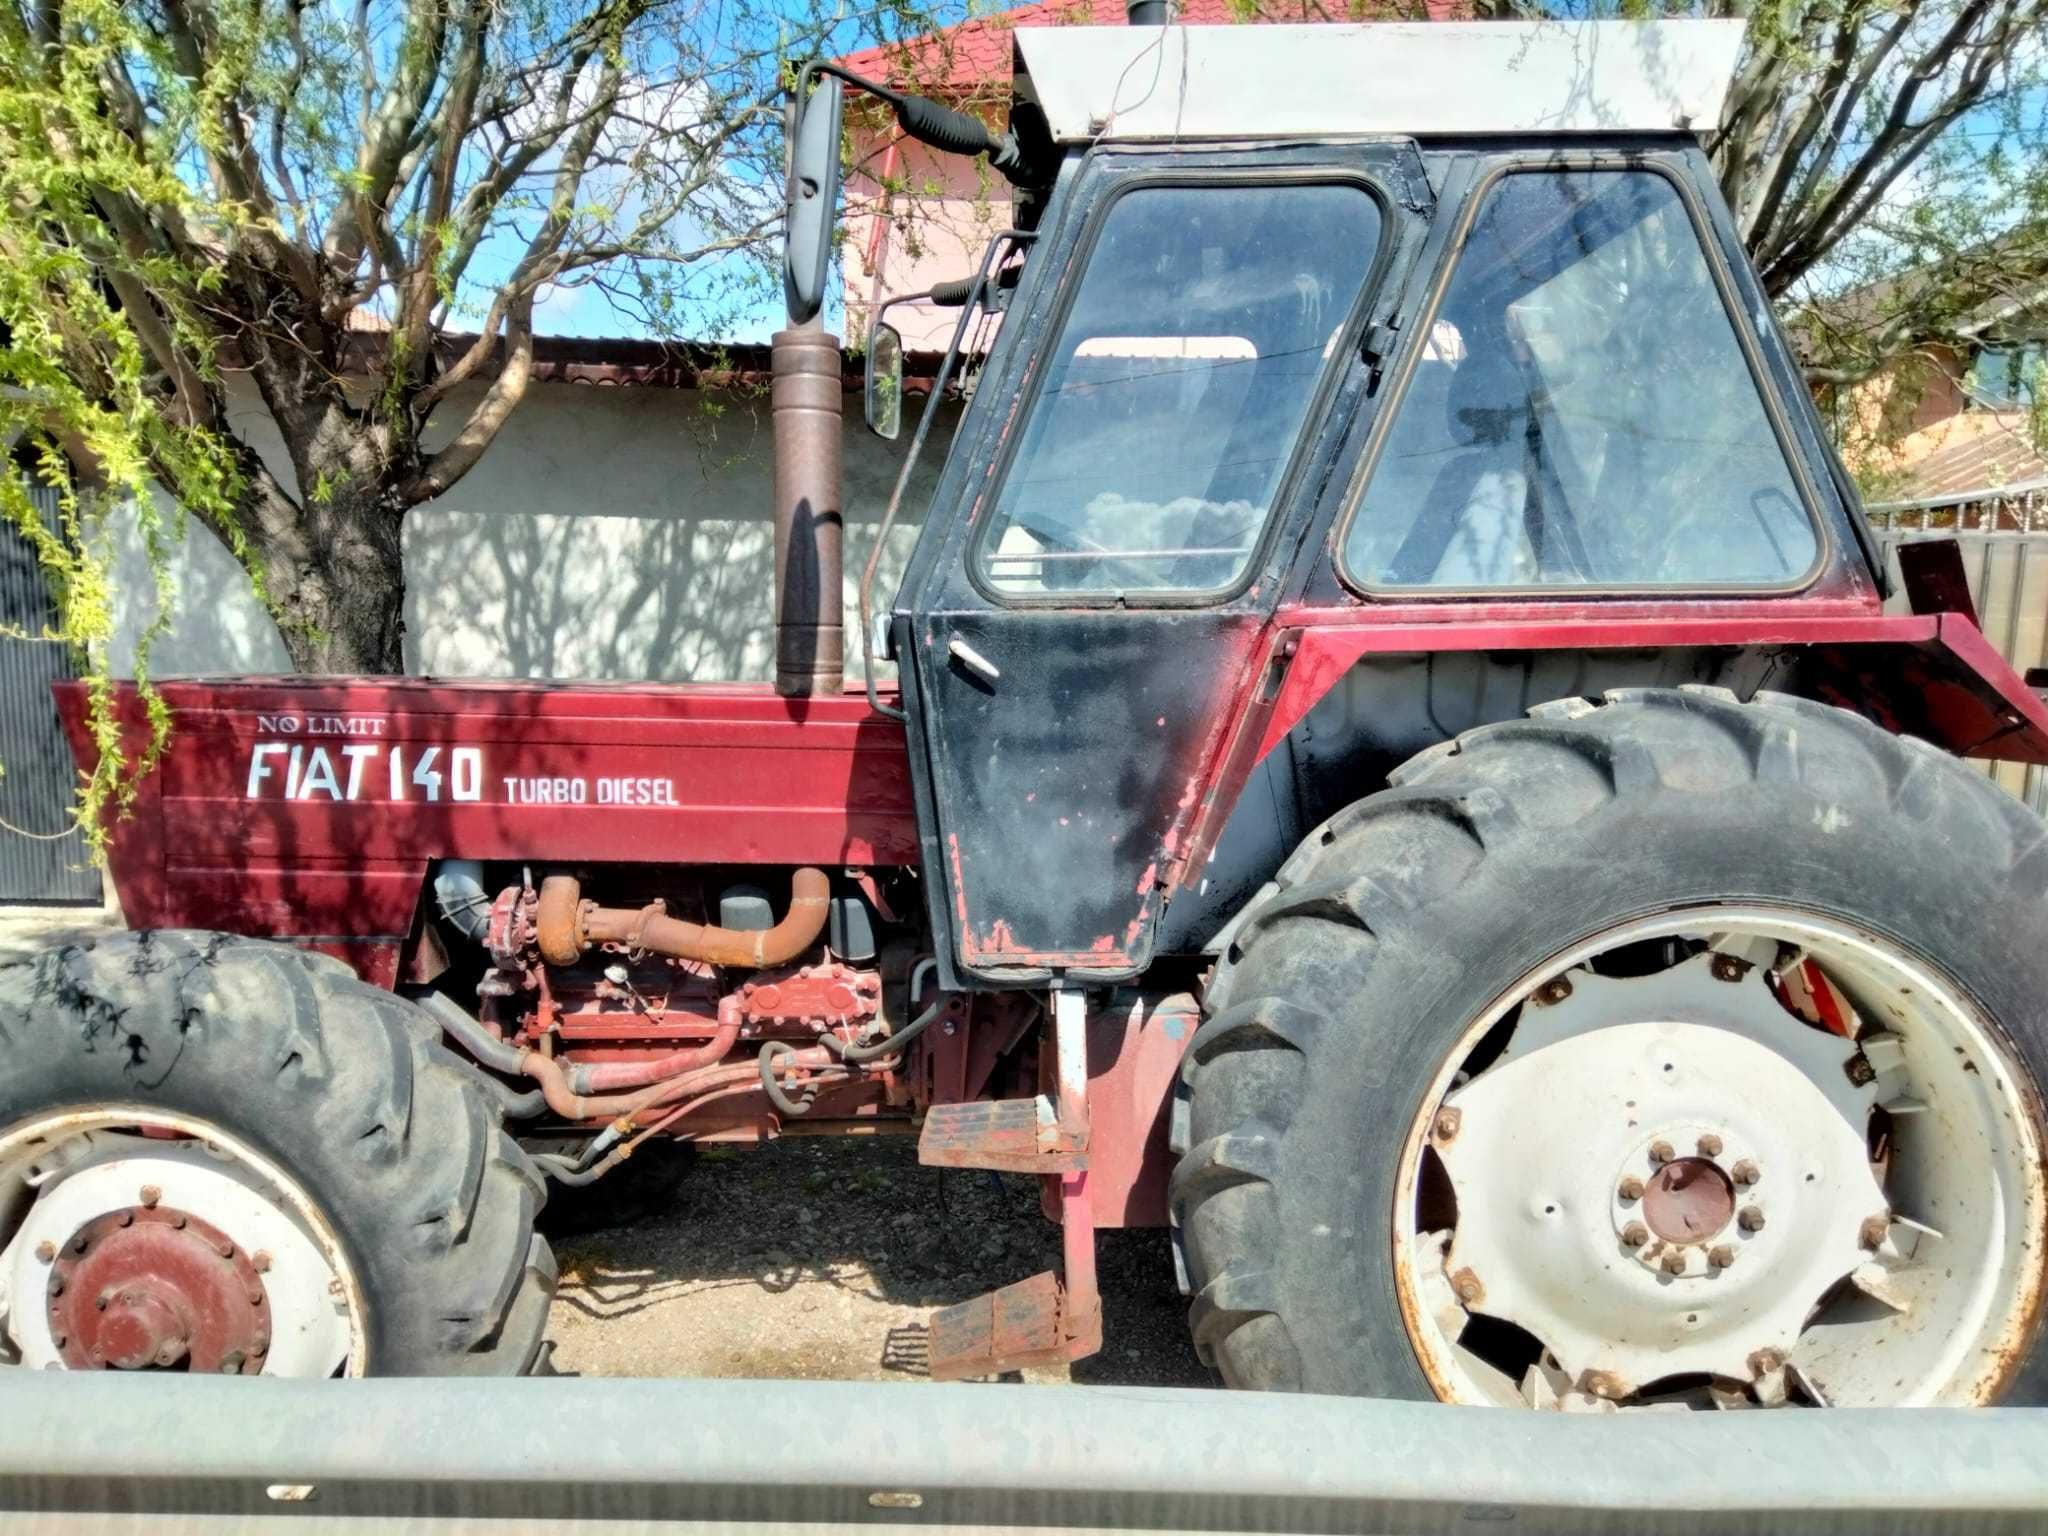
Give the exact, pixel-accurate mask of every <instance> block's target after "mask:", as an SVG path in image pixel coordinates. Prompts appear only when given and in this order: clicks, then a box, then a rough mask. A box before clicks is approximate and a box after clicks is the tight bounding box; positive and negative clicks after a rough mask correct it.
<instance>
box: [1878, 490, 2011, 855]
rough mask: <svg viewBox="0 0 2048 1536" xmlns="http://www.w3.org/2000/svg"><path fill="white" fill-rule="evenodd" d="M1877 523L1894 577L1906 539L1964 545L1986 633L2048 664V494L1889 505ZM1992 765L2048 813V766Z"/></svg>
mask: <svg viewBox="0 0 2048 1536" xmlns="http://www.w3.org/2000/svg"><path fill="white" fill-rule="evenodd" d="M1873 521H1875V522H1876V523H1877V524H1878V537H1879V538H1880V539H1881V540H1883V542H1884V549H1885V558H1886V561H1887V563H1888V564H1889V565H1890V566H1891V570H1892V576H1893V578H1894V580H1896V579H1897V577H1898V557H1897V555H1896V554H1895V553H1894V551H1895V550H1896V548H1897V546H1898V545H1899V544H1901V543H1905V542H1910V541H1912V540H1915V539H1922V538H1943V539H1954V540H1955V541H1956V542H1957V543H1958V544H1960V545H1961V546H1962V551H1963V569H1964V571H1965V572H1966V573H1967V574H1968V576H1969V578H1970V595H1971V596H1972V597H1974V598H1975V599H1976V602H1977V619H1978V623H1979V625H1980V627H1981V628H1982V629H1983V631H1984V638H1985V639H1987V640H1989V641H1990V642H1991V643H1992V644H1993V645H1995V646H1997V647H1998V649H1999V651H2000V653H2001V654H2002V655H2004V657H2005V658H2006V660H2008V661H2010V662H2011V663H2012V664H2013V666H2015V667H2016V668H2018V669H2019V671H2020V672H2022V673H2025V672H2026V671H2027V670H2028V669H2029V668H2032V667H2048V497H2044V496H2042V495H2040V494H2039V493H2034V494H2030V495H2028V496H2025V497H2022V498H2014V499H2010V500H2005V501H1988V500H1987V501H1977V502H1966V503H1962V504H1959V505H1953V506H1942V507H1921V508H1904V507H1900V508H1887V509H1884V510H1883V511H1882V512H1880V513H1878V515H1877V516H1875V517H1874V518H1873ZM1984 768H1985V771H1986V772H1987V773H1989V774H1990V775H1991V776H1992V777H1993V778H1994V779H1996V780H1997V781H1998V782H1999V783H2000V784H2002V785H2004V786H2005V787H2006V788H2007V789H2008V790H2010V791H2012V793H2013V794H2015V795H2017V796H2019V797H2020V798H2021V799H2022V800H2024V801H2025V802H2026V803H2027V804H2028V805H2030V806H2032V807H2033V808H2034V810H2036V811H2038V812H2040V813H2041V814H2042V815H2044V816H2048V769H2044V768H2042V767H2040V766H2038V765H2034V766H2029V765H2027V764H2024V763H1987V764H1985V765H1984Z"/></svg>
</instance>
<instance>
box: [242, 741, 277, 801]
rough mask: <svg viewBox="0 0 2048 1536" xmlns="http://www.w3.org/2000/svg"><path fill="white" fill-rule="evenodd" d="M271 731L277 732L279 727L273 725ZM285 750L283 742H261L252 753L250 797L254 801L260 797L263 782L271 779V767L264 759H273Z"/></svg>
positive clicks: (250, 762)
mask: <svg viewBox="0 0 2048 1536" xmlns="http://www.w3.org/2000/svg"><path fill="white" fill-rule="evenodd" d="M271 729H272V730H275V729H277V727H276V726H275V725H273V726H271ZM283 750H284V743H283V742H281V741H259V742H258V743H257V744H256V747H255V749H254V750H253V751H252V752H250V754H249V796H248V797H249V798H250V799H251V800H254V799H256V798H257V797H258V795H259V793H260V791H261V789H262V786H263V781H264V780H265V779H267V778H269V777H270V765H269V764H268V763H267V762H265V761H264V759H265V758H268V757H272V756H274V755H276V754H277V753H279V752H282V751H283Z"/></svg>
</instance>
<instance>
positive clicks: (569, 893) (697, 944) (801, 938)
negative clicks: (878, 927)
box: [533, 865, 832, 968]
mask: <svg viewBox="0 0 2048 1536" xmlns="http://www.w3.org/2000/svg"><path fill="white" fill-rule="evenodd" d="M831 896H832V882H831V881H830V880H828V879H826V877H825V872H824V871H823V870H821V869H816V868H813V867H811V866H809V865H806V866H805V867H803V868H802V869H799V870H798V871H797V872H796V873H795V874H794V875H793V876H791V877H790V896H789V910H788V911H787V912H785V913H784V914H783V916H782V921H781V922H779V923H777V924H776V925H775V926H774V927H773V928H767V929H762V930H759V931H757V932H749V931H746V930H743V929H738V928H719V927H716V926H714V925H713V924H710V923H691V922H685V921H684V920H683V919H681V918H679V917H670V916H668V914H667V913H666V911H665V910H664V909H663V907H662V904H661V903H660V902H654V903H652V904H650V905H648V906H645V907H641V908H639V909H638V910H637V911H635V910H631V909H628V908H625V907H601V906H599V905H598V904H597V903H596V902H594V901H585V900H583V891H582V887H581V886H580V885H579V884H578V883H577V881H576V877H575V876H573V875H549V876H548V877H547V878H546V879H544V880H543V881H541V883H540V898H539V900H538V901H537V902H536V903H535V905H534V914H533V915H534V933H535V937H536V939H537V941H538V943H539V945H540V953H541V958H542V959H544V960H546V961H547V962H548V963H549V964H551V965H573V964H574V963H575V962H576V961H577V960H579V959H581V958H582V956H583V952H584V951H585V950H587V949H590V948H591V947H592V946H594V945H597V944H625V945H628V946H630V947H632V948H634V949H644V950H650V951H652V952H653V953H655V954H657V955H667V956H669V957H671V958H672V959H677V960H699V961H703V962H705V963H706V964H710V965H731V966H751V967H756V968H758V967H761V966H766V965H785V964H787V963H788V962H789V961H791V960H794V959H795V958H796V957H797V956H798V955H800V954H802V953H803V952H804V951H805V950H807V949H809V948H810V947H811V946H812V945H813V944H816V943H817V942H818V935H819V934H821V933H823V932H824V931H825V918H826V914H827V909H828V908H829V906H830V904H831Z"/></svg>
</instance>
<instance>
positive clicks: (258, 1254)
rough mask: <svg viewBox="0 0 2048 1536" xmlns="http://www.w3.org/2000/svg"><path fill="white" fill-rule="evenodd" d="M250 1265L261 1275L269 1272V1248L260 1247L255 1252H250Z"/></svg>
mask: <svg viewBox="0 0 2048 1536" xmlns="http://www.w3.org/2000/svg"><path fill="white" fill-rule="evenodd" d="M249 1267H250V1268H251V1269H253V1270H255V1271H256V1273H257V1274H259V1275H267V1274H269V1273H270V1250H269V1249H268V1248H258V1249H257V1250H256V1251H255V1252H254V1253H252V1254H250V1255H249Z"/></svg>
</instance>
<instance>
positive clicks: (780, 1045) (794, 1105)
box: [760, 1040, 811, 1117]
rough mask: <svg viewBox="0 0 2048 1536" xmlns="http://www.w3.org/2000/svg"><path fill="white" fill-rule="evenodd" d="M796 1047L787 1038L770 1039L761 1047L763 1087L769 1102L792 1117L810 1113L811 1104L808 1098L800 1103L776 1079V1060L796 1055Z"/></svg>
mask: <svg viewBox="0 0 2048 1536" xmlns="http://www.w3.org/2000/svg"><path fill="white" fill-rule="evenodd" d="M795 1054H796V1047H795V1046H793V1045H791V1044H789V1042H788V1041H786V1040H770V1041H769V1042H768V1043H767V1044H766V1045H764V1046H762V1047H761V1056H760V1063H761V1088H762V1090H763V1091H764V1092H765V1093H766V1094H767V1095H768V1102H769V1103H770V1104H773V1105H774V1106H775V1107H776V1109H777V1110H779V1111H780V1112H781V1113H783V1114H785V1115H789V1116H791V1117H794V1116H797V1115H808V1114H809V1113H810V1112H811V1105H810V1102H809V1101H808V1100H806V1101H805V1102H804V1103H801V1104H799V1103H798V1102H797V1101H796V1100H795V1099H792V1098H791V1097H789V1095H788V1094H786V1093H784V1092H783V1091H782V1084H780V1083H778V1082H777V1081H776V1080H775V1062H776V1058H777V1057H780V1056H794V1055H795Z"/></svg>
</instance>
